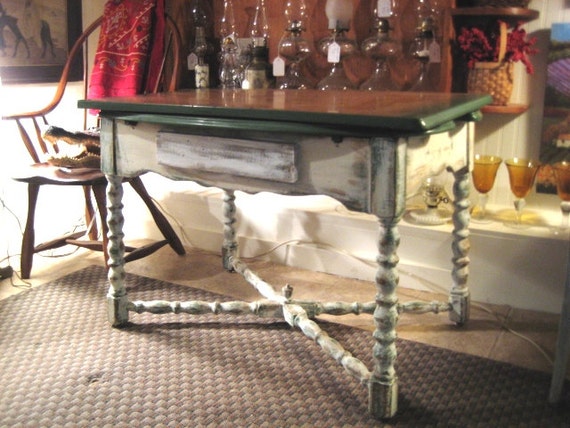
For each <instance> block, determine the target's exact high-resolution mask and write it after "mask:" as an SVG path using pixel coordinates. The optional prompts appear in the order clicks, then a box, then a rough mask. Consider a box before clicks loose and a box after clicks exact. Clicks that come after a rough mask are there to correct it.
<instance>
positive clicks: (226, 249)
mask: <svg viewBox="0 0 570 428" xmlns="http://www.w3.org/2000/svg"><path fill="white" fill-rule="evenodd" d="M235 199H236V197H235V194H234V191H233V190H225V191H224V199H223V214H224V242H223V243H222V260H223V265H224V269H226V270H227V271H230V272H233V270H234V268H233V265H232V261H231V259H232V258H233V257H235V256H236V255H237V249H238V244H237V240H236V230H235V227H234V224H235V222H236V204H235Z"/></svg>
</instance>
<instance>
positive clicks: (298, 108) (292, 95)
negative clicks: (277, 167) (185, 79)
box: [79, 89, 491, 133]
mask: <svg viewBox="0 0 570 428" xmlns="http://www.w3.org/2000/svg"><path fill="white" fill-rule="evenodd" d="M490 102H491V97H490V96H488V95H475V94H451V93H414V92H372V91H319V90H300V91H293V90H272V89H268V90H223V89H205V90H204V89H201V90H184V91H178V92H173V93H160V94H152V95H137V96H132V97H123V98H104V99H97V100H81V101H79V107H80V108H89V109H97V110H101V112H102V114H103V115H118V114H146V115H175V116H186V117H203V118H209V119H243V120H262V121H263V120H266V121H281V122H292V123H300V124H307V125H313V126H333V127H352V128H367V129H384V130H390V131H392V132H399V131H401V132H405V133H409V132H417V133H423V132H427V131H430V130H434V129H436V128H438V127H441V126H442V125H444V124H446V123H449V122H452V121H455V120H458V119H459V120H463V119H466V118H467V119H473V114H474V113H475V114H476V113H478V111H479V110H480V109H481V108H482V107H484V106H485V105H487V104H489V103H490Z"/></svg>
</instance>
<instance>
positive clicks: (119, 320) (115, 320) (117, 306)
mask: <svg viewBox="0 0 570 428" xmlns="http://www.w3.org/2000/svg"><path fill="white" fill-rule="evenodd" d="M128 305H129V299H128V297H127V296H126V295H125V296H119V297H113V296H107V311H108V312H107V315H108V319H109V322H110V323H111V325H112V326H113V327H121V326H124V325H125V324H127V323H128V322H129V309H128Z"/></svg>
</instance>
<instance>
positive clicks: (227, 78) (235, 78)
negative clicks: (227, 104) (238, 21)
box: [218, 0, 241, 89]
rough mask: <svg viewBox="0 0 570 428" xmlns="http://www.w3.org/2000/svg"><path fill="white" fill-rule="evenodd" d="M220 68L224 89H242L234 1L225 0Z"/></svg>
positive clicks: (221, 26)
mask: <svg viewBox="0 0 570 428" xmlns="http://www.w3.org/2000/svg"><path fill="white" fill-rule="evenodd" d="M219 35H220V57H219V58H220V66H219V70H218V77H219V79H220V86H221V87H222V88H227V89H232V88H240V87H241V70H240V65H239V58H238V52H237V51H238V47H237V43H236V38H237V34H236V26H235V15H234V5H233V0H224V12H223V14H222V17H221V19H220V33H219Z"/></svg>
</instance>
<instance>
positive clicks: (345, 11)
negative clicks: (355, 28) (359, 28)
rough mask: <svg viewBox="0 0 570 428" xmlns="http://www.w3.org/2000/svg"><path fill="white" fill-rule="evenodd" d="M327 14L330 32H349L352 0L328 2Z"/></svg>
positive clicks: (331, 0)
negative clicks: (336, 30) (335, 30)
mask: <svg viewBox="0 0 570 428" xmlns="http://www.w3.org/2000/svg"><path fill="white" fill-rule="evenodd" d="M325 13H326V14H327V18H328V19H329V29H330V30H334V29H338V30H348V29H349V28H350V20H351V19H352V0H327V3H326V5H325Z"/></svg>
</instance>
